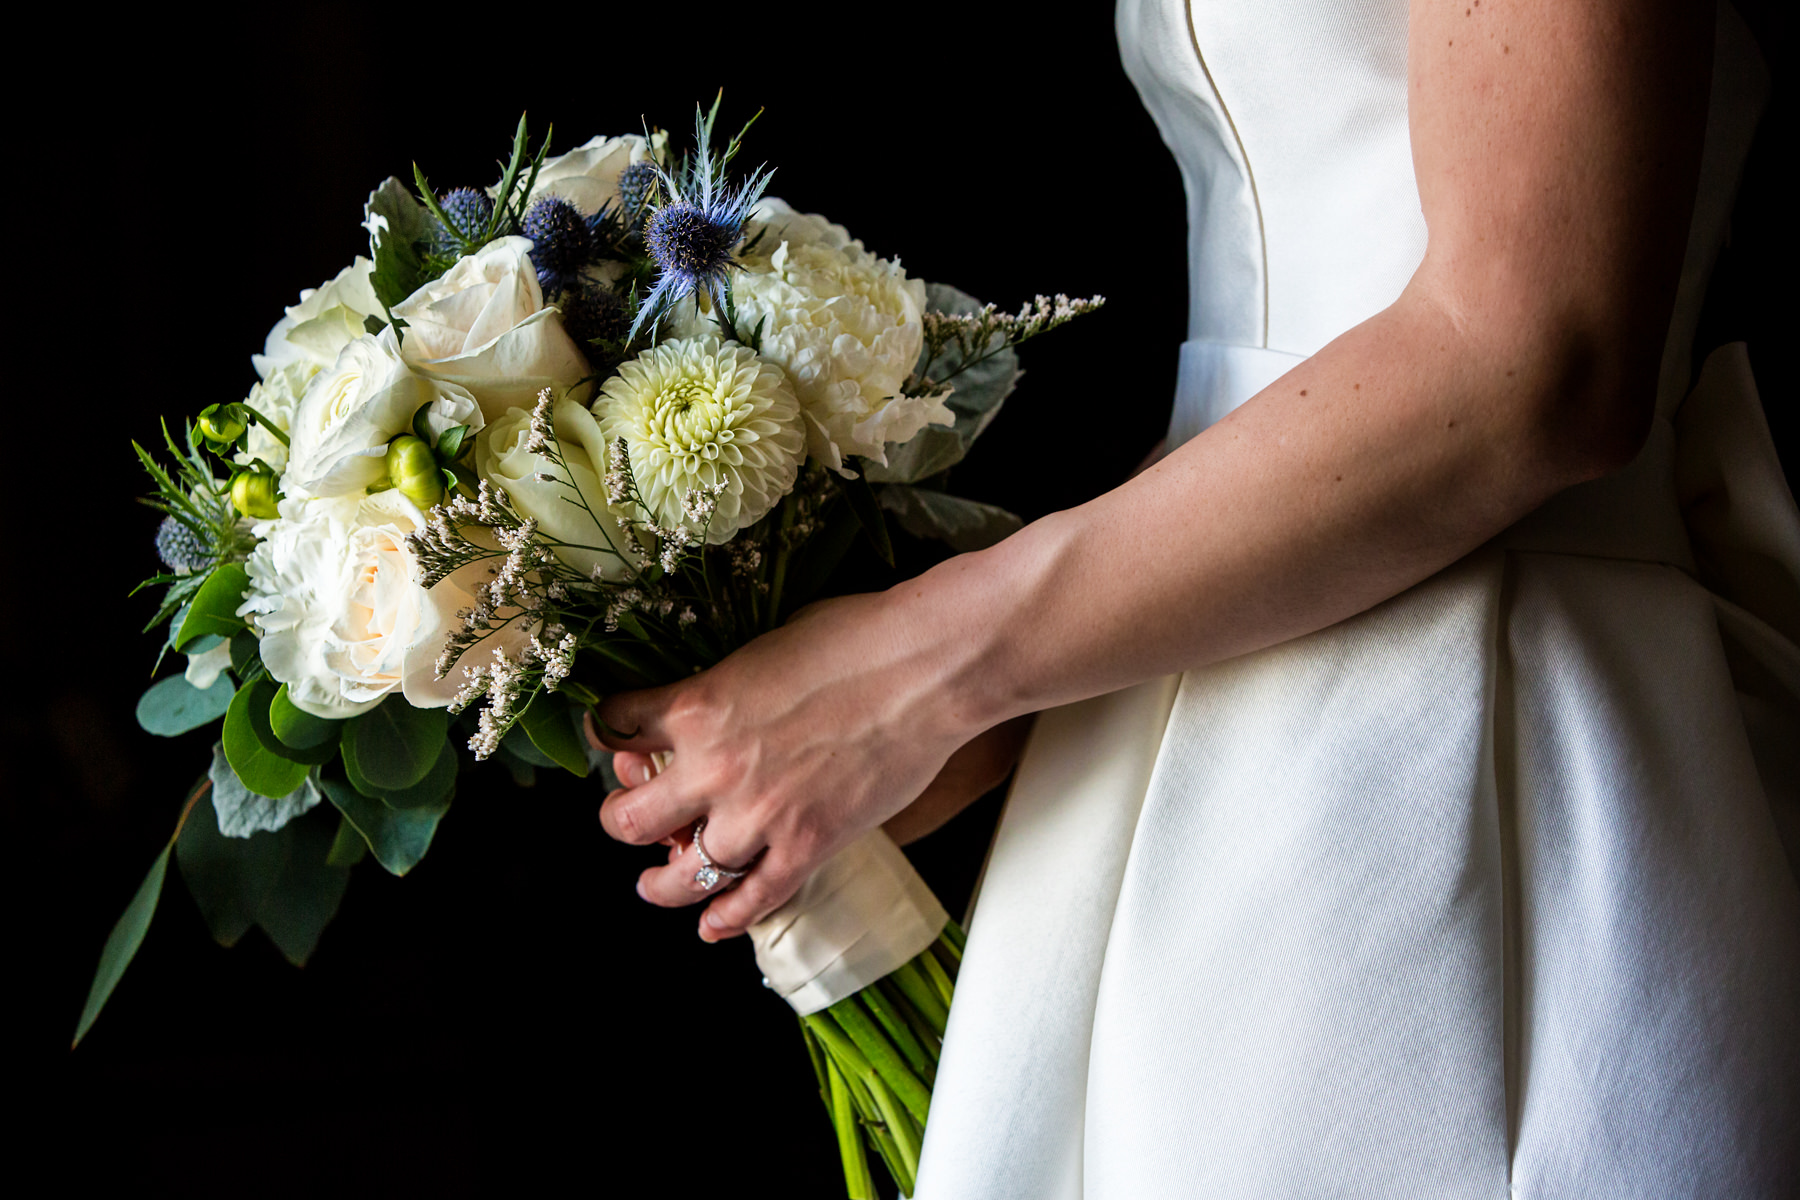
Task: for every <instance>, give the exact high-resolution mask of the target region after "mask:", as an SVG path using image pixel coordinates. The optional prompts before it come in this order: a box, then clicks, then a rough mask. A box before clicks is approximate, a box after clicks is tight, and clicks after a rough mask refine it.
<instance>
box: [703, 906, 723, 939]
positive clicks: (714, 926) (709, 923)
mask: <svg viewBox="0 0 1800 1200" xmlns="http://www.w3.org/2000/svg"><path fill="white" fill-rule="evenodd" d="M700 920H701V922H702V923H703V924H704V925H705V926H706V927H707V928H708V929H710V930H712V931H713V932H714V933H718V932H722V931H723V930H724V928H725V921H724V919H723V918H722V917H720V916H719V915H718V914H717V913H715V912H713V910H712V909H710V908H709V909H707V910H706V915H705V916H703V917H701V918H700Z"/></svg>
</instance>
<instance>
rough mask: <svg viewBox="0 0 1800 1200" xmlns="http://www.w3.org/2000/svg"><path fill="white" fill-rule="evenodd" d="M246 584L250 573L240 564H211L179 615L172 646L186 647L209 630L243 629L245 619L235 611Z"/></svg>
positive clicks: (225, 633)
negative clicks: (184, 609)
mask: <svg viewBox="0 0 1800 1200" xmlns="http://www.w3.org/2000/svg"><path fill="white" fill-rule="evenodd" d="M249 586H250V576H249V574H248V573H247V572H245V570H244V568H243V567H242V566H241V565H240V564H238V563H222V564H220V565H219V566H217V567H214V568H213V570H212V574H210V575H208V576H207V577H206V582H205V583H203V584H201V585H200V590H199V591H197V592H195V593H194V598H193V600H191V601H190V602H189V603H188V606H187V609H186V611H185V612H183V614H182V616H181V625H180V627H179V630H178V632H177V633H176V634H175V637H174V639H173V643H172V644H173V645H174V647H175V649H177V650H185V649H187V647H188V645H189V644H190V643H192V642H193V641H194V640H195V639H197V638H200V637H203V636H205V635H206V634H209V633H213V634H217V635H218V636H220V637H230V636H232V635H233V634H235V633H237V632H239V631H240V630H242V629H243V628H244V622H243V620H242V619H241V618H239V616H238V615H237V610H238V605H240V604H242V603H243V602H244V589H245V588H247V587H249Z"/></svg>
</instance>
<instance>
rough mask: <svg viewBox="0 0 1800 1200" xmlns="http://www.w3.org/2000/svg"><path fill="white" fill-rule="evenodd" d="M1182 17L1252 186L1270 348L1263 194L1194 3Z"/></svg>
mask: <svg viewBox="0 0 1800 1200" xmlns="http://www.w3.org/2000/svg"><path fill="white" fill-rule="evenodd" d="M1181 14H1182V16H1184V17H1186V18H1187V28H1188V44H1189V45H1191V46H1192V47H1193V48H1194V59H1195V60H1196V61H1197V62H1198V63H1199V64H1200V73H1201V74H1202V75H1204V76H1206V86H1207V87H1209V88H1211V89H1212V94H1213V99H1214V100H1217V101H1218V102H1219V112H1220V113H1222V114H1224V117H1225V125H1226V128H1228V129H1230V130H1231V140H1232V141H1233V142H1235V143H1236V144H1237V152H1238V161H1239V162H1241V163H1243V164H1244V180H1245V182H1247V183H1249V185H1250V204H1251V206H1252V207H1253V208H1254V209H1255V210H1256V250H1257V254H1258V256H1259V257H1260V258H1261V261H1262V279H1261V280H1260V282H1261V284H1262V288H1261V291H1262V345H1261V346H1259V347H1258V349H1262V350H1267V349H1268V348H1269V234H1268V229H1267V228H1266V227H1265V226H1264V224H1263V211H1262V194H1261V193H1260V192H1258V191H1257V188H1256V172H1255V171H1254V170H1252V169H1251V167H1250V152H1249V151H1248V150H1246V149H1244V135H1243V134H1241V133H1239V132H1238V127H1237V121H1235V120H1234V119H1233V118H1232V116H1231V108H1230V106H1228V105H1227V104H1226V103H1225V94H1224V93H1223V92H1221V91H1220V90H1219V84H1218V81H1217V80H1215V79H1214V78H1213V73H1212V68H1211V67H1209V66H1207V65H1206V54H1205V52H1204V51H1202V50H1201V49H1200V35H1199V33H1198V32H1197V31H1196V30H1195V29H1194V5H1193V0H1184V3H1183V4H1182V6H1181Z"/></svg>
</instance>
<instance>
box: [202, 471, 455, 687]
mask: <svg viewBox="0 0 1800 1200" xmlns="http://www.w3.org/2000/svg"><path fill="white" fill-rule="evenodd" d="M298 514H299V515H298V516H297V517H295V518H287V517H283V518H281V519H277V520H273V521H266V522H263V523H262V524H260V525H258V526H257V532H258V534H259V535H260V536H261V537H262V539H263V540H262V541H261V542H260V543H258V545H257V547H256V549H255V550H253V551H251V554H250V559H249V561H248V562H247V563H246V564H245V568H246V570H247V571H248V572H249V575H250V590H249V591H248V592H247V593H246V598H245V601H244V603H243V605H242V606H241V607H240V608H239V609H238V615H240V616H243V617H246V618H248V619H249V620H250V621H251V623H252V624H253V625H254V626H255V628H256V630H257V633H258V636H259V639H260V640H259V647H260V650H261V654H262V661H263V665H264V666H265V667H267V668H268V671H269V674H270V675H271V676H273V677H274V678H275V679H277V680H279V681H280V682H282V683H285V684H287V688H288V697H289V698H290V699H291V700H293V702H294V704H295V706H296V707H298V708H300V709H301V710H302V711H304V712H309V713H312V714H313V715H314V716H317V717H326V718H342V717H352V716H355V715H356V714H357V713H360V712H366V711H367V710H369V709H371V708H373V707H375V705H377V704H379V703H381V701H382V700H383V699H384V698H385V697H386V696H387V695H388V694H389V693H390V692H393V691H396V690H398V691H399V692H400V694H401V695H403V696H404V697H405V698H406V700H407V702H408V703H410V704H412V705H413V706H415V707H417V708H442V707H443V706H445V705H447V704H449V703H450V700H451V698H452V697H453V696H454V695H455V693H456V689H457V687H458V686H459V685H460V682H461V680H460V673H459V672H452V674H451V676H450V677H447V678H445V679H442V680H439V679H436V678H434V676H435V675H436V668H437V659H438V656H439V655H440V654H441V653H442V652H443V648H444V644H445V642H446V640H447V638H448V635H449V633H450V631H451V629H452V627H453V625H454V623H455V620H456V613H457V612H458V611H459V610H461V609H464V608H467V607H469V606H470V605H471V604H472V603H473V598H472V597H471V596H470V594H469V592H468V590H467V589H466V586H465V584H466V583H468V582H470V580H468V579H465V578H463V576H465V575H467V574H468V571H469V568H465V570H464V572H459V573H458V575H455V576H452V577H451V578H449V579H445V580H443V581H441V582H439V583H438V585H437V586H436V587H433V588H432V589H430V590H429V591H427V590H426V589H424V588H422V587H420V586H419V584H418V579H419V571H418V566H417V564H416V562H415V561H414V559H413V556H412V552H411V551H410V550H409V549H408V548H407V545H406V535H407V534H409V533H411V532H412V531H413V530H415V529H418V528H419V527H420V526H421V525H422V524H423V523H424V520H425V517H424V514H423V513H421V512H420V511H419V510H418V508H417V507H416V506H414V505H413V503H412V502H411V501H409V500H407V499H406V498H405V497H404V496H402V495H401V494H400V493H399V492H398V491H395V490H389V491H384V492H378V493H376V494H375V495H373V496H366V497H363V498H361V499H352V498H349V497H339V498H333V499H325V500H315V501H313V502H312V503H311V504H309V505H307V506H305V507H304V508H303V509H300V510H298ZM477 566H479V564H477Z"/></svg>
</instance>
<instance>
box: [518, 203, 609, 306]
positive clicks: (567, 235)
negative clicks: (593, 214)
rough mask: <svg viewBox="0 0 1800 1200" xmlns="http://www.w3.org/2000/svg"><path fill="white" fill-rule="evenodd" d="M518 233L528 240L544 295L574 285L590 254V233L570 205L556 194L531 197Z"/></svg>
mask: <svg viewBox="0 0 1800 1200" xmlns="http://www.w3.org/2000/svg"><path fill="white" fill-rule="evenodd" d="M519 232H521V233H523V234H524V235H525V236H526V237H528V238H530V239H531V265H532V266H534V267H536V268H537V277H538V285H539V286H540V287H542V288H543V289H544V295H546V296H554V295H556V294H557V293H558V292H561V291H562V290H563V289H564V288H565V287H568V286H570V285H571V284H573V283H574V282H575V280H576V278H577V273H578V272H579V271H580V270H581V268H582V267H585V266H586V265H587V263H588V259H589V258H591V257H592V256H593V234H592V232H591V231H590V230H589V228H588V223H587V220H586V219H585V218H583V217H582V215H581V213H580V212H579V211H578V210H577V209H576V207H575V206H574V205H573V204H570V203H569V202H568V201H567V200H563V199H561V198H559V197H556V196H545V197H544V198H543V199H541V200H534V201H533V202H532V204H531V207H530V208H528V209H526V210H525V220H524V222H523V223H522V224H521V226H520V229H519Z"/></svg>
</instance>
